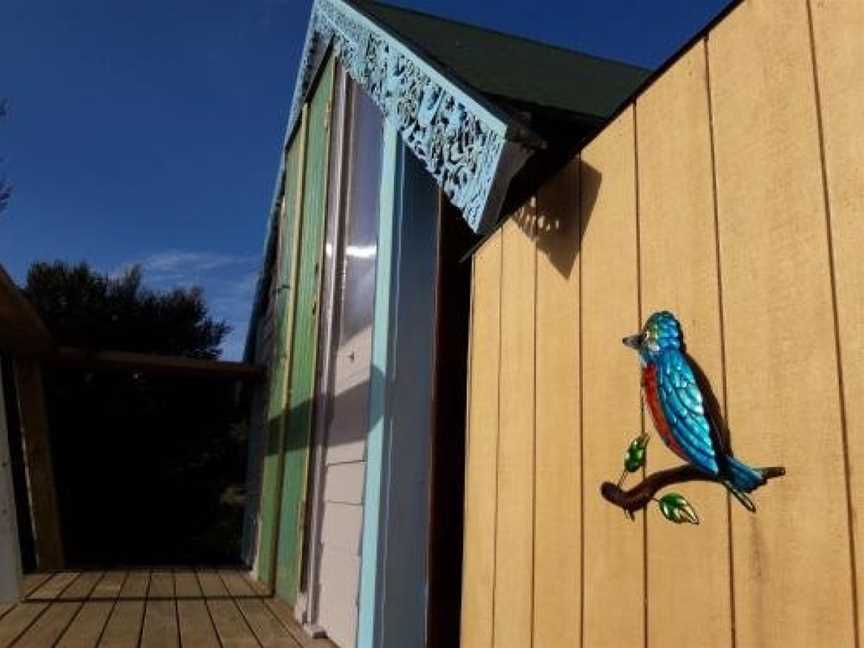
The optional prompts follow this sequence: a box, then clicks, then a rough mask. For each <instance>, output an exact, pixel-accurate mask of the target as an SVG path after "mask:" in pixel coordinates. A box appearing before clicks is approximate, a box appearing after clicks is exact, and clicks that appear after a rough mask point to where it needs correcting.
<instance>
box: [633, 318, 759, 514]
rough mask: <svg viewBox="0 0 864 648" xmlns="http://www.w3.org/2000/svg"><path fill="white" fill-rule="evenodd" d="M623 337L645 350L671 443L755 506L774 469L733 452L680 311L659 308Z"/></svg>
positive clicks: (648, 387) (652, 403)
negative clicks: (687, 345) (688, 346)
mask: <svg viewBox="0 0 864 648" xmlns="http://www.w3.org/2000/svg"><path fill="white" fill-rule="evenodd" d="M623 342H624V344H625V345H627V346H628V347H631V348H633V349H635V350H636V351H637V352H638V353H639V360H640V364H641V367H642V390H643V394H644V397H645V403H646V405H647V406H648V410H649V411H650V412H651V418H652V420H653V421H654V427H655V428H656V429H657V433H658V434H659V435H660V438H661V439H663V442H664V443H665V444H666V446H667V447H668V448H669V449H670V450H671V451H672V452H674V453H675V454H676V455H678V456H679V457H681V458H682V459H683V460H684V461H686V462H688V463H690V464H692V465H693V466H695V467H696V468H698V469H699V470H700V471H702V472H704V473H706V474H708V475H709V476H711V477H712V478H714V479H715V480H716V481H718V482H720V483H722V484H723V485H724V486H726V488H727V489H729V492H730V493H732V495H734V496H735V498H736V499H737V500H738V501H739V502H741V504H743V505H744V506H745V507H746V508H747V509H748V510H749V511H752V512H755V511H756V507H755V506H754V504H753V502H752V501H751V500H750V498H749V497H748V496H747V493H751V492H753V491H754V490H756V489H757V488H759V487H760V486H762V485H763V484H764V483H765V482H766V480H767V479H768V478H769V477H770V476H771V475H770V474H768V472H766V471H767V470H769V469H762V468H751V467H750V466H748V465H747V464H745V463H743V462H741V461H739V460H738V459H736V458H735V457H734V456H732V454H731V453H730V452H729V450H728V445H727V439H726V435H725V427H724V426H723V423H722V419H721V418H720V413H719V408H718V407H717V405H716V401H715V400H714V398H713V396H712V394H711V391H710V387H709V385H708V382H707V380H706V379H705V378H704V376H703V374H702V373H701V371H699V370H698V367H696V366H695V364H694V363H693V362H692V360H691V359H690V358H689V357H688V356H687V354H686V352H685V349H684V339H683V335H682V332H681V325H680V324H679V323H678V320H677V319H676V317H675V315H673V314H672V313H670V312H669V311H660V312H657V313H654V314H653V315H651V317H649V318H648V321H647V322H645V326H643V327H642V330H641V331H640V332H639V333H637V334H636V335H631V336H630V337H626V338H624V340H623Z"/></svg>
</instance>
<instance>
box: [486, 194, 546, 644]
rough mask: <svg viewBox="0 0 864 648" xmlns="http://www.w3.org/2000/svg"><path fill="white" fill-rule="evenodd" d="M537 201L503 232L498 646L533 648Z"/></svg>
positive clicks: (497, 550)
mask: <svg viewBox="0 0 864 648" xmlns="http://www.w3.org/2000/svg"><path fill="white" fill-rule="evenodd" d="M534 226H535V212H534V206H533V201H532V204H531V205H530V206H526V207H524V208H522V209H521V210H520V211H519V212H518V213H517V214H516V215H515V216H514V217H512V218H511V219H510V220H509V221H508V222H507V223H506V224H505V225H504V227H503V230H502V259H503V270H502V274H501V378H500V380H501V383H500V385H501V392H500V393H501V400H500V402H499V409H500V417H501V418H500V423H499V438H498V520H497V529H496V550H495V629H494V633H495V634H494V637H495V646H496V648H507V647H509V646H513V647H514V648H515V647H519V648H526V647H530V646H531V641H532V623H533V608H532V605H533V595H534V592H533V588H532V578H533V570H534V544H533V539H534V410H535V408H534V315H535V313H534V303H535V288H536V270H537V255H536V248H535V245H534Z"/></svg>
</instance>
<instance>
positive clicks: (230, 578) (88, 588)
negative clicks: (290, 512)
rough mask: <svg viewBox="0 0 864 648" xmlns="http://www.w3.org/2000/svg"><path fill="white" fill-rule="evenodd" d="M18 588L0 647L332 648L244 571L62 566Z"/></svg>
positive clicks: (4, 613)
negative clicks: (22, 593) (21, 594)
mask: <svg viewBox="0 0 864 648" xmlns="http://www.w3.org/2000/svg"><path fill="white" fill-rule="evenodd" d="M24 590H25V592H26V599H25V600H24V601H22V602H21V603H18V604H16V605H2V604H0V648H5V647H7V646H15V647H16V648H19V647H26V648H46V647H48V646H58V647H62V648H72V647H74V648H95V647H96V646H99V647H104V648H121V647H122V648H138V647H139V646H140V647H142V648H151V647H159V648H163V647H166V648H169V647H170V648H179V647H181V646H182V647H185V648H210V647H211V646H212V647H213V648H233V647H235V646H236V647H240V646H242V647H243V648H256V647H257V648H271V647H272V648H335V646H334V645H333V644H332V643H330V642H329V641H326V640H323V639H310V638H309V637H308V636H307V635H306V634H305V633H304V632H303V630H302V629H301V628H300V626H298V625H297V623H296V622H295V621H294V616H293V613H292V610H291V608H290V607H289V606H288V605H287V604H286V603H285V602H284V601H280V600H279V599H276V598H272V597H271V596H270V595H269V594H268V592H267V588H266V586H265V585H262V584H261V583H259V582H257V581H255V580H253V579H252V578H250V577H249V575H248V574H247V573H246V572H244V571H238V570H224V569H219V570H216V569H166V570H149V569H132V570H128V571H126V570H111V571H62V572H56V573H53V574H47V573H46V574H31V575H28V576H26V577H25V581H24Z"/></svg>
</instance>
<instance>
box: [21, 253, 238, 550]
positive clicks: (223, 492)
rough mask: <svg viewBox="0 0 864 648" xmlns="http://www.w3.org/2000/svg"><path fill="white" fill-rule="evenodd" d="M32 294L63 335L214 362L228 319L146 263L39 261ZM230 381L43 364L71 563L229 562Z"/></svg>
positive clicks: (232, 523)
mask: <svg viewBox="0 0 864 648" xmlns="http://www.w3.org/2000/svg"><path fill="white" fill-rule="evenodd" d="M24 292H25V294H26V295H27V297H28V298H29V299H30V300H31V301H32V303H33V304H34V306H35V307H36V309H37V311H38V312H39V313H40V315H41V316H42V318H43V319H44V321H45V323H46V325H47V326H48V328H49V330H50V331H51V333H52V334H53V335H54V337H55V338H56V340H57V341H58V343H59V344H60V345H63V346H76V347H82V348H85V349H92V350H99V349H106V350H113V351H134V352H139V353H158V354H170V355H183V356H188V357H195V358H216V357H217V356H218V354H219V345H220V343H221V342H222V340H223V338H224V337H225V335H226V333H227V332H228V326H227V325H226V324H225V323H224V322H222V321H218V320H216V319H214V318H213V317H211V316H210V314H209V310H208V308H207V304H206V302H205V301H204V297H203V294H202V292H201V290H199V289H188V290H172V291H166V292H158V291H154V290H151V289H148V288H146V287H144V285H143V278H142V273H141V269H140V268H138V267H133V268H131V269H129V270H128V271H126V272H124V273H122V274H121V275H120V276H109V275H105V274H100V273H98V272H95V271H94V270H92V269H91V268H90V267H89V266H88V265H87V264H86V263H79V264H77V265H69V264H66V263H62V262H54V263H34V264H33V265H32V266H31V267H30V270H29V272H28V275H27V282H26V287H25V289H24ZM234 389H235V386H234V385H233V384H232V383H231V382H229V381H225V380H216V379H206V378H200V377H176V376H151V375H148V374H147V373H146V372H142V373H133V372H126V373H116V372H112V373H107V372H96V371H88V370H82V369H71V368H55V369H46V372H45V391H46V400H47V408H48V420H49V430H50V434H51V443H52V454H53V457H54V468H55V473H56V481H57V486H58V497H59V504H60V515H61V525H62V531H63V536H64V545H65V549H66V556H67V560H68V561H69V562H73V563H78V564H115V565H116V564H170V563H174V564H193V563H201V562H206V563H209V564H216V563H225V562H230V561H235V562H236V561H237V560H238V559H239V545H240V537H241V530H242V515H243V508H242V498H239V499H238V497H237V496H236V493H238V492H239V493H241V494H242V492H243V484H244V481H245V475H244V471H245V462H246V459H245V457H246V445H245V444H246V438H245V434H243V432H242V430H243V428H242V427H240V428H238V425H237V424H238V422H240V421H241V420H242V418H243V413H244V410H243V409H242V407H241V405H240V403H238V402H237V401H236V399H235V395H234V394H235V391H234Z"/></svg>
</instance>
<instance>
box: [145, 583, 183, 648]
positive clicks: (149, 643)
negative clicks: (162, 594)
mask: <svg viewBox="0 0 864 648" xmlns="http://www.w3.org/2000/svg"><path fill="white" fill-rule="evenodd" d="M154 582H158V581H157V580H156V579H155V578H154ZM161 586H162V587H164V584H162V585H161ZM151 590H152V588H151ZM171 590H172V592H173V590H174V584H173V579H172V581H171ZM158 593H159V592H157V594H158ZM179 645H180V633H179V630H178V629H177V607H176V603H175V602H174V601H173V600H168V601H166V600H162V599H158V600H154V599H149V600H148V601H147V608H146V609H145V611H144V628H143V630H142V633H141V648H176V647H177V646H179Z"/></svg>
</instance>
